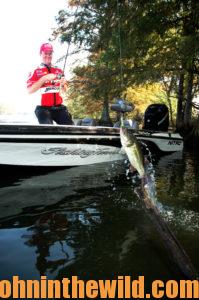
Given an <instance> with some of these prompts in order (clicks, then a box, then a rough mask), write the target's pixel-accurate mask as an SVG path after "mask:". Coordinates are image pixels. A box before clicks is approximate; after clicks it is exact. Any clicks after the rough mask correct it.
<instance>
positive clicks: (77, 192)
mask: <svg viewBox="0 0 199 300" xmlns="http://www.w3.org/2000/svg"><path fill="white" fill-rule="evenodd" d="M198 164H199V162H198V158H197V157H193V156H191V155H190V154H188V153H184V154H183V156H179V154H178V155H177V156H176V153H175V154H173V155H171V156H165V157H162V158H161V159H159V160H158V159H156V160H155V161H154V168H155V178H156V187H157V197H158V202H159V208H160V210H161V213H162V215H163V217H164V218H166V219H167V221H168V222H169V226H170V227H171V228H172V230H173V231H174V232H175V234H176V236H177V237H178V239H179V240H180V242H181V243H182V245H183V246H184V248H185V249H186V251H187V253H188V254H189V255H190V257H191V259H192V261H193V263H194V265H195V266H196V267H197V268H198V269H199V260H198V248H199V233H198V228H199V223H198V222H199V204H198V203H199V201H198V200H199V199H198V198H199V191H198V188H199V187H198V179H199V178H198V177H199V174H198ZM12 175H13V176H12V183H11V182H10V181H7V182H6V180H5V179H4V182H2V185H1V189H0V245H1V246H0V277H1V278H11V277H12V276H13V275H19V276H20V277H22V278H24V279H33V278H39V276H40V275H47V276H48V278H62V277H70V276H72V275H77V276H80V277H81V278H88V279H98V278H106V279H111V278H113V277H114V276H118V275H131V276H133V277H136V278H137V276H139V275H145V276H146V278H147V280H148V284H149V283H150V282H151V280H153V279H157V278H159V279H168V278H169V279H171V278H179V276H180V275H179V274H178V271H177V270H176V268H175V266H174V265H173V264H172V263H171V261H170V259H169V255H168V253H167V252H166V251H165V249H164V247H163V246H162V243H161V241H160V238H159V236H158V235H157V233H156V231H155V230H154V228H153V226H152V224H151V223H150V220H149V219H148V217H147V216H146V214H145V213H144V210H143V209H142V204H141V203H140V201H139V199H138V198H137V196H136V194H135V193H134V189H135V187H136V186H137V185H138V184H139V180H137V179H136V178H133V179H132V178H131V176H129V175H128V174H127V172H126V166H125V165H124V164H122V165H120V164H110V165H108V164H106V165H103V164H102V165H96V166H94V165H93V166H86V167H77V168H71V169H64V170H57V171H51V172H48V173H45V174H36V175H35V174H31V173H26V174H24V175H23V174H20V175H19V176H18V173H16V174H12Z"/></svg>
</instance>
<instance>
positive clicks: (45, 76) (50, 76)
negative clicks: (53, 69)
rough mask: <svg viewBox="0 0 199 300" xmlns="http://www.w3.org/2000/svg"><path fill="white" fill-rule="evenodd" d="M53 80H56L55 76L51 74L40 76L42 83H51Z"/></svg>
mask: <svg viewBox="0 0 199 300" xmlns="http://www.w3.org/2000/svg"><path fill="white" fill-rule="evenodd" d="M55 79H56V74H52V73H49V74H46V75H44V76H42V81H43V83H45V82H46V81H53V80H55Z"/></svg>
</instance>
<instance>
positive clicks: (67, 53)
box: [56, 5, 79, 72]
mask: <svg viewBox="0 0 199 300" xmlns="http://www.w3.org/2000/svg"><path fill="white" fill-rule="evenodd" d="M78 9H79V5H77V8H76V10H75V13H74V20H73V26H72V32H73V31H74V28H75V19H76V17H77V12H78ZM70 46H71V38H70V39H69V41H68V46H67V50H66V54H65V55H64V66H63V72H65V68H66V62H67V58H68V56H69V49H70ZM59 60H60V59H58V60H57V61H56V63H57V62H58V61H59Z"/></svg>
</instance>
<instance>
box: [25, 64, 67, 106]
mask: <svg viewBox="0 0 199 300" xmlns="http://www.w3.org/2000/svg"><path fill="white" fill-rule="evenodd" d="M49 73H51V74H56V75H57V77H58V78H60V77H62V76H64V74H63V71H62V70H61V69H59V68H57V67H55V66H50V67H49V66H46V65H44V64H41V65H40V66H39V67H37V68H36V69H35V70H34V71H33V72H32V73H30V74H29V77H28V80H27V87H30V86H32V85H33V84H34V83H35V82H37V81H38V80H39V79H40V78H41V77H42V76H44V75H47V74H49ZM59 90H60V84H59V82H57V81H56V80H55V81H54V82H53V81H46V82H45V83H44V84H43V85H42V87H41V88H40V91H41V105H42V106H54V105H60V104H61V103H62V102H63V101H62V97H61V96H60V94H59Z"/></svg>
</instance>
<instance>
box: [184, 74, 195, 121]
mask: <svg viewBox="0 0 199 300" xmlns="http://www.w3.org/2000/svg"><path fill="white" fill-rule="evenodd" d="M192 90H193V72H192V71H190V72H189V73H188V79H187V99H186V105H185V112H184V123H185V124H187V123H189V122H190V121H191V116H192V99H193V93H192Z"/></svg>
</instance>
